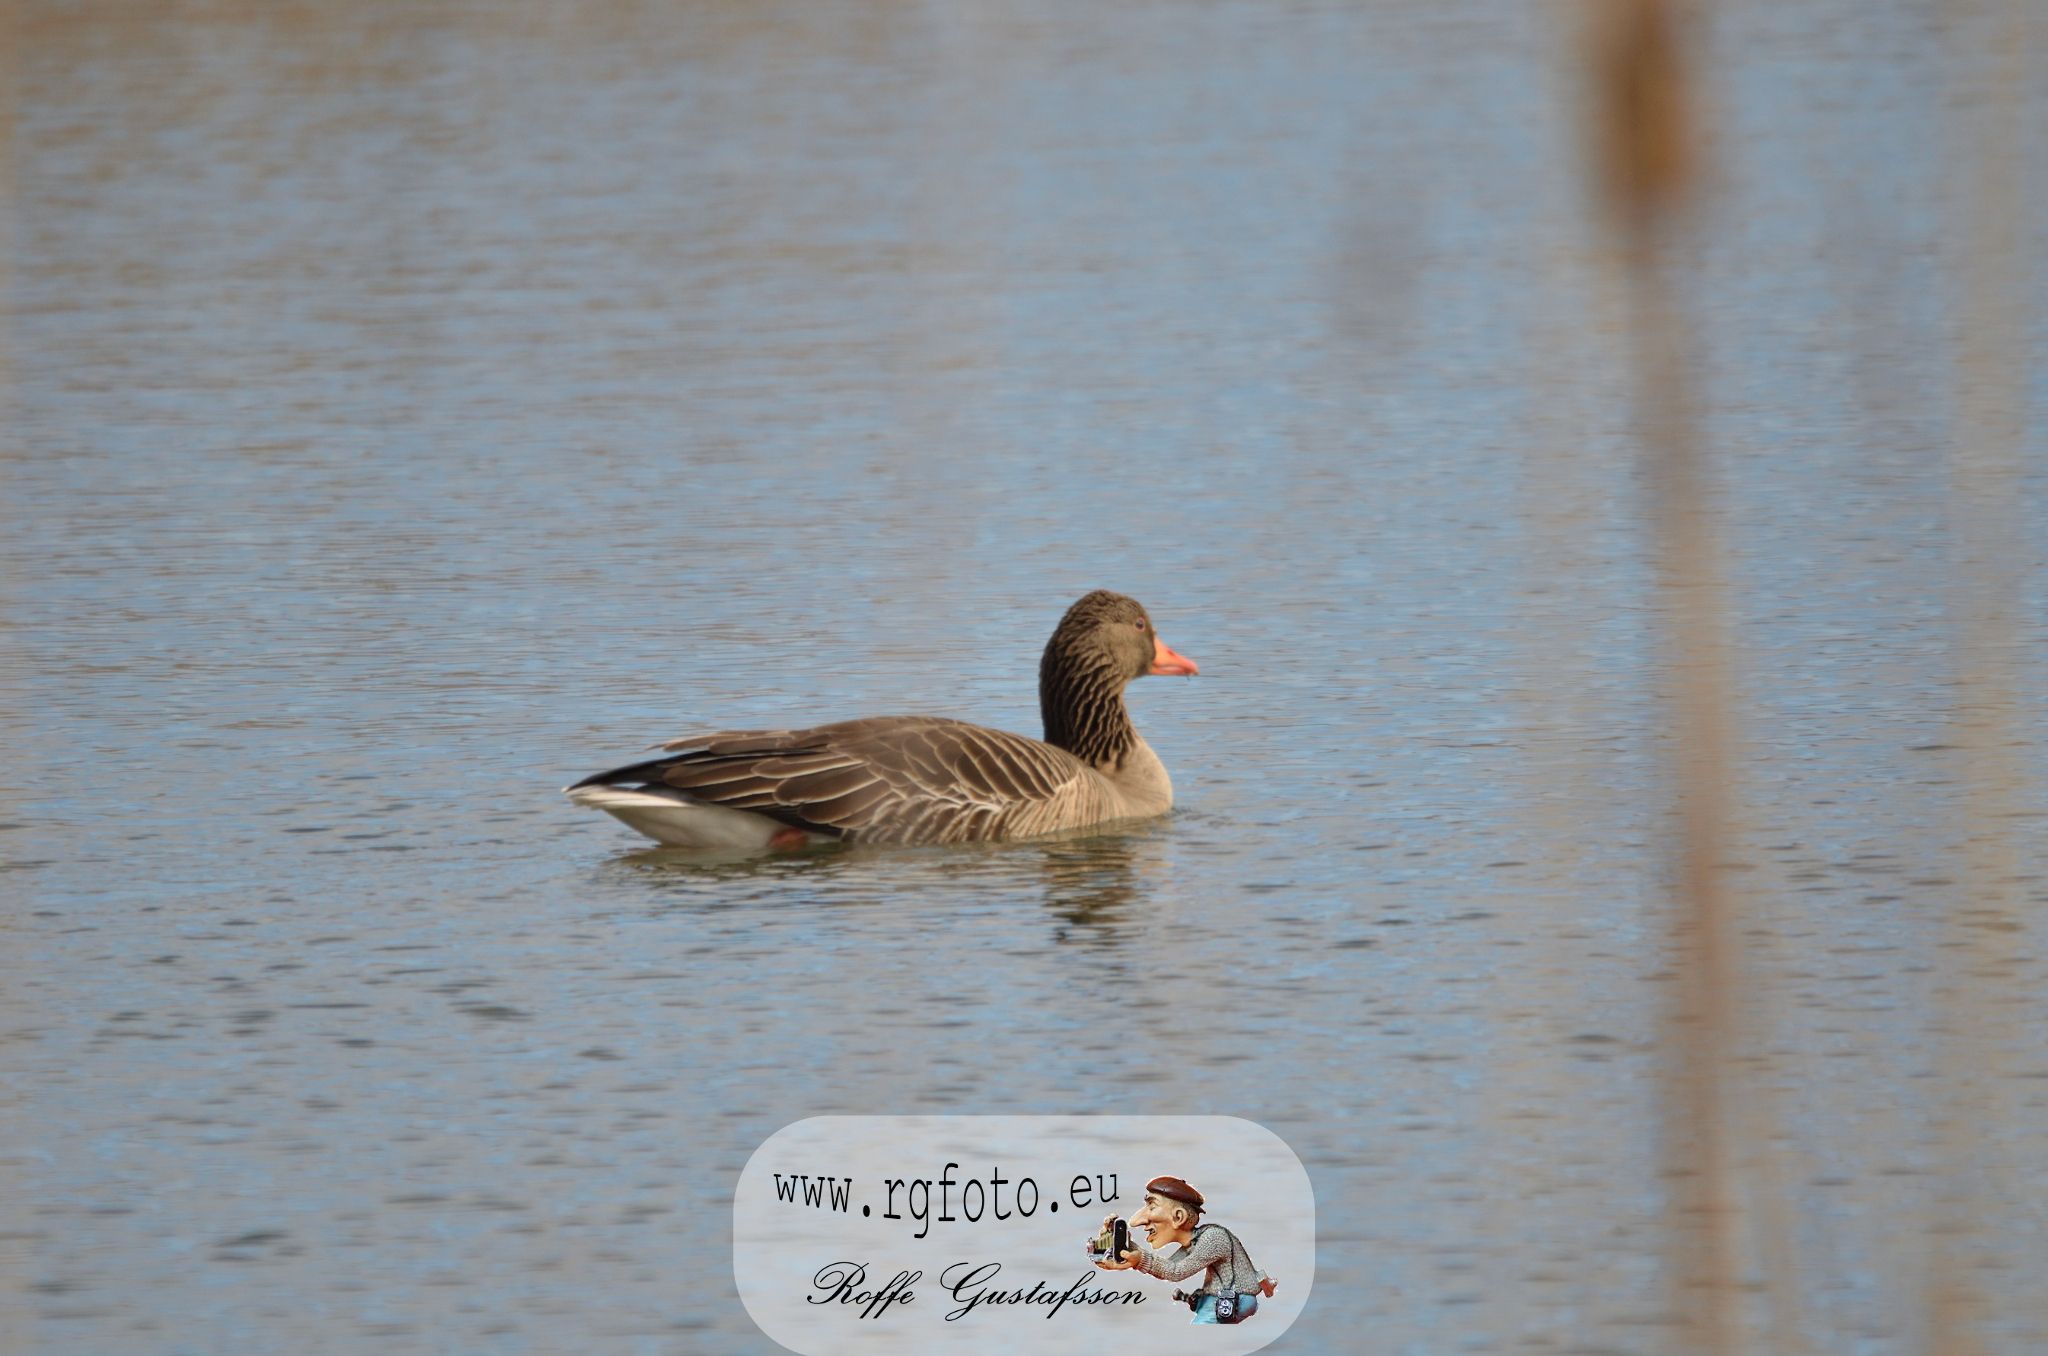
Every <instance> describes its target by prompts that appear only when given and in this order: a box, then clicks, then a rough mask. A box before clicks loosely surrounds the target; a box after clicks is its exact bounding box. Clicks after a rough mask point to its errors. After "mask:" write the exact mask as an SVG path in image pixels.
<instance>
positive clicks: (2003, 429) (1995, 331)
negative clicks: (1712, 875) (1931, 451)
mask: <svg viewBox="0 0 2048 1356" xmlns="http://www.w3.org/2000/svg"><path fill="white" fill-rule="evenodd" d="M1950 8H1951V11H1952V15H1951V20H1952V21H1951V24H1950V27H1949V31H1950V32H1951V33H1952V34H1954V35H1955V38H1956V42H1957V46H1956V50H1954V51H1952V52H1951V53H1950V59H1951V62H1952V63H1953V67H1954V70H1955V71H1956V77H1957V78H1956V79H1955V80H1954V81H1953V83H1952V85H1951V89H1950V104H1951V107H1952V108H1953V109H1955V110H1956V111H1955V113H1954V114H1953V116H1954V117H1955V118H1956V120H1957V123H1956V134H1957V135H1956V140H1957V142H1958V143H1959V144H1957V146H1956V152H1957V154H1956V157H1955V160H1956V163H1957V164H1959V165H1961V166H1963V167H1964V169H1963V172H1964V173H1965V174H1966V175H1967V176H1968V178H1967V181H1966V183H1965V184H1964V188H1965V191H1966V193H1967V198H1966V200H1965V203H1964V208H1963V210H1964V211H1965V212H1966V213H1967V220H1966V221H1965V222H1964V223H1963V229H1962V230H1961V231H1960V232H1958V234H1959V235H1960V236H1961V238H1962V240H1963V242H1964V248H1963V251H1962V259H1963V262H1962V266H1961V276H1960V277H1959V278H1958V279H1957V282H1958V283H1959V290H1960V296H1959V298H1958V300H1959V302H1960V311H1961V315H1960V324H1959V325H1958V326H1957V329H1958V332H1959V335H1960V345H1961V350H1960V353H1959V355H1958V361H1957V368H1956V373H1955V379H1956V396H1957V399H1956V427H1955V429H1954V431H1953V436H1952V445H1951V449H1950V476H1951V479H1950V487H1949V501H1950V521H1951V527H1952V532H1953V536H1954V542H1955V552H1956V557H1955V573H1954V576H1953V578H1952V582H1951V589H1952V596H1951V615H1952V616H1953V617H1954V619H1955V623H1954V625H1955V645H1956V687H1955V692H1956V707H1955V711H1954V713H1953V716H1952V727H1953V735H1952V740H1951V742H1953V743H1954V744H1955V745H1956V746H1957V748H1959V749H1960V750H1961V751H1962V752H1961V756H1962V759H1963V765H1962V773H1963V784H1964V795H1963V816H1964V818H1963V822H1962V823H1961V824H1959V825H1957V826H1956V830H1957V837H1958V838H1960V839H1961V844H1960V853H1959V855H1960V858H1961V861H1960V867H1961V870H1960V872H1959V876H1960V890H1959V894H1958V896H1957V897H1956V900H1955V903H1954V904H1953V906H1952V910H1951V914H1950V917H1949V918H1948V920H1947V926H1946V928H1945V936H1944V938H1943V943H1944V944H1943V946H1942V947H1941V948H1940V950H1939V951H1938V952H1937V957H1938V959H1937V966H1938V970H1937V974H1938V979H1937V982H1936V984H1935V1013H1934V1024H1935V1031H1936V1032H1937V1033H1938V1034H1937V1039H1938V1041H1939V1043H1940V1048H1941V1051H1942V1055H1943V1057H1942V1058H1941V1060H1940V1068H1941V1071H1942V1072H1941V1077H1942V1088H1941V1091H1942V1096H1941V1097H1940V1099H1939V1104H1940V1105H1941V1106H1942V1108H1943V1113H1942V1116H1941V1119H1940V1121H1939V1122H1938V1125H1937V1132H1938V1133H1937V1140H1936V1143H1937V1145H1938V1153H1939V1155H1940V1161H1939V1163H1938V1165H1937V1171H1938V1182H1939V1187H1938V1196H1937V1199H1936V1201H1935V1207H1934V1208H1935V1212H1936V1222H1935V1229H1934V1243H1933V1247H1932V1255H1931V1256H1930V1258H1929V1265H1928V1273H1927V1310H1928V1319H1927V1346H1926V1350H1927V1351H1929V1352H1931V1353H1940V1354H1941V1356H1951V1354H1955V1356H1974V1353H1977V1352H1980V1351H1982V1350H1984V1349H1985V1346H1984V1341H1983V1334H1982V1330H1983V1327H1984V1325H1985V1324H1986V1323H1988V1322H1989V1321H1990V1320H1991V1319H1992V1318H1993V1315H1992V1314H1991V1313H1990V1312H1989V1305H1988V1302H1987V1300H1986V1298H1985V1296H1984V1295H1983V1293H1982V1292H1981V1291H1980V1290H1979V1289H1978V1288H1977V1287H1976V1286H1975V1285H1973V1284H1972V1283H1971V1281H1970V1279H1969V1275H1968V1272H1969V1270H1970V1268H1971V1267H1972V1265H1973V1264H1975V1263H1977V1262H1979V1261H1982V1260H1986V1258H1987V1256H1988V1255H1991V1254H1994V1253H1995V1249H1994V1248H1993V1247H1992V1246H1991V1245H1989V1244H1988V1243H1986V1242H1984V1241H1982V1240H1977V1239H1974V1238H1973V1235H1975V1234H1977V1232H1978V1231H1979V1228H1980V1225H1979V1221H1980V1220H1982V1219H1984V1218H1987V1217H1996V1214H1997V1212H1998V1209H1999V1205H2000V1202H2002V1201H2004V1200H2006V1199H2009V1197H2008V1194H2007V1193H2008V1192H2010V1191H2024V1190H2026V1189H2027V1185H2026V1184H2025V1183H2023V1182H2018V1181H2010V1180H2004V1179H2007V1178H2009V1177H2010V1176H2011V1174H2010V1164H2009V1162H2008V1161H2007V1160H2006V1159H2005V1158H2004V1157H2003V1156H2002V1151H2001V1149H2000V1148H1999V1146H1998V1145H1997V1144H1996V1143H1995V1142H1994V1141H1993V1140H1992V1139H1991V1138H1990V1137H1988V1136H1987V1135H1986V1134H1985V1129H1986V1127H1987V1126H1991V1125H2006V1126H2010V1125H2014V1124H2017V1123H2018V1116H2019V1115H2020V1112H2019V1110H2018V1109H2017V1108H2014V1107H2009V1106H2007V1105H2006V1104H2005V1099H2006V1098H2008V1097H2010V1096H2011V1095H2012V1089H2011V1083H2010V1079H2011V1071H2010V1069H2009V1068H2008V1067H2006V1061H2005V1059H2004V1058H2003V1057H2002V1056H2001V1053H2000V1051H2001V1047H2002V1045H2003V1044H2004V1043H2005V1042H2006V1041H2007V1040H2010V1039H2011V1038H2012V1037H2013V1036H2014V1034H2015V1033H2014V1032H2013V1031H2012V1030H2011V1029H2010V1028H2009V1026H2008V1025H2007V1023H2009V1022H2010V1019H2009V1018H2008V1017H2006V1016H2005V1015H2004V1014H2005V1013H2006V1012H2008V1011H2010V1010H2011V1005H2012V1003H2013V1001H2014V1000H2015V999H2016V998H2018V997H2019V996H2020V995H2021V994H2023V993H2024V992H2026V991H2027V989H2028V988H2029V987H2030V985H2029V981H2028V976H2027V974H2026V973H2025V966H2026V959H2025V957H2026V955H2027V947H2028V941H2027V935H2026V929H2025V924H2024V919H2023V912H2022V909H2021V908H2020V906H2019V900H2018V898H2017V893H2018V892H2017V890H2016V889H2015V887H2014V882H2015V880H2016V878H2017V877H2019V875H2020V874H2021V871H2022V866H2021V862H2020V853H2019V850H2018V848H2017V847H2016V845H2015V843H2014V841H2013V832H2012V826H2013V825H2014V824H2016V823H2019V822H2021V814H2022V807H2023V805H2024V804H2025V802H2026V800H2027V799H2028V797H2027V795H2026V789H2025V782H2026V778H2025V774H2024V772H2023V770H2022V768H2021V767H2020V765H2019V763H2018V760H2017V758H2016V756H2015V754H2014V751H2013V750H2014V748H2015V745H2016V744H2017V743H2018V742H2019V738H2020V736H2019V733H2018V730H2019V724H2020V722H2019V720H2018V718H2017V716H2016V708H2017V706H2018V704H2019V701H2020V696H2019V691H2020V689H2019V685H2018V682H2017V675H2016V674H2015V672H2014V651H2015V645H2016V637H2017V635H2018V627H2019V625H2020V622H2021V609H2020V589H2021V571H2022V570H2023V569H2024V568H2025V562H2026V561H2028V560H2029V559H2030V555H2029V551H2028V547H2027V538H2026V534H2025V527H2024V524H2023V522H2022V519H2021V504H2022V500H2021V494H2020V491H2021V488H2022V481H2021V472H2022V466H2021V457H2022V453H2021V449H2022V445H2023V443H2024V419H2025V413H2024V411H2025V405H2026V398H2027V397H2026V379H2027V372H2028V370H2029V367H2028V361H2027V359H2028V355H2027V353H2026V347H2027V332H2026V323H2025V317H2024V315H2023V314H2022V312H2021V309H2020V308H2021V306H2022V305H2023V304H2024V300H2023V299H2024V298H2025V297H2026V296H2028V294H2029V292H2028V285H2029V282H2030V279H2028V278H2026V277H2025V276H2024V269H2023V266H2022V259H2023V257H2024V256H2023V253H2022V251H2021V249H2020V240H2019V233H2020V231H2021V229H2022V223H2023V222H2024V220H2025V217H2024V212H2025V197H2024V194H2023V193H2022V191H2021V166H2022V165H2023V163H2024V161H2025V155H2024V149H2023V148H2024V144H2025V143H2024V141H2023V136H2024V133H2023V131H2022V125H2023V117H2024V114H2023V111H2022V99H2023V94H2024V87H2025V82H2024V69H2023V66H2022V60H2023V53H2024V52H2025V50H2026V40H2027V37H2028V34H2027V32H2026V22H2025V17H2024V14H2023V11H2022V9H2021V6H2020V5H2019V4H2018V3H2017V0H2012V2H2011V3H2008V4H2007V5H2005V6H2004V13H2003V15H2002V16H2000V15H1999V14H1998V13H1997V10H1996V8H1995V7H1994V6H1993V5H1992V4H1990V3H1988V2H1987V0H1976V2H1974V3H1973V2H1972V0H1956V3H1954V4H1952V5H1951V7H1950ZM2001 17H2002V18H2003V23H2000V22H1999V19H2000V18H2001ZM1987 68H1988V74H1989V76H1990V78H1989V80H1988V81H1987V80H1984V79H1983V78H1982V77H1983V76H1984V75H1985V74H1986V73H1987ZM1993 1265H1996V1262H1995V1261H1994V1262H1993Z"/></svg>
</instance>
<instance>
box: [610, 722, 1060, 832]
mask: <svg viewBox="0 0 2048 1356" xmlns="http://www.w3.org/2000/svg"><path fill="white" fill-rule="evenodd" d="M661 748H662V749H663V750H664V751H665V755H664V756H663V757H660V758H656V759H652V760H650V761H647V762H643V763H636V764H634V765H632V766H630V767H623V768H618V769H616V770H614V771H612V772H605V773H600V774H598V775H597V776H595V777H590V778H587V779H586V780H585V781H584V782H582V783H579V784H580V785H604V786H645V787H650V788H667V789H669V790H672V791H677V792H681V793H682V794H683V795H685V796H688V797H691V798H693V799H696V800H701V801H707V802H710V803H712V804H715V805H723V806H726V807H728V808H731V809H735V810H751V811H754V812H755V813H757V814H763V815H767V816H769V817H770V818H772V819H777V820H780V821H781V822H783V823H785V824H789V825H792V826H794V827H796V828H802V829H808V830H811V831H813V832H817V833H828V834H832V835H834V836H836V837H842V838H848V839H853V840H856V841H859V842H864V843H964V842H974V841H978V840H983V839H990V838H1000V837H1006V836H1012V835H1014V834H1017V833H1020V832H1023V833H1028V832H1035V831H1038V829H1039V828H1040V827H1041V826H1043V827H1046V828H1055V827H1059V824H1058V822H1057V821H1058V820H1060V819H1061V818H1062V816H1061V815H1060V813H1059V811H1060V810H1061V809H1062V808H1063V806H1062V805H1061V802H1062V801H1064V800H1077V799H1078V798H1079V796H1080V793H1081V791H1082V787H1083V783H1084V782H1085V781H1086V779H1087V777H1088V775H1089V768H1088V767H1087V765H1086V764H1084V763H1082V762H1081V760H1080V759H1078V758H1076V757H1074V756H1073V755H1072V754H1070V753H1068V752H1067V751H1066V750H1064V749H1060V748H1055V747H1054V746H1052V745H1050V744H1046V743H1042V742H1040V741H1039V740H1036V739H1027V738H1025V737H1024V736H1023V735H1015V734H1010V733H1008V732H1006V731H1003V730H992V729H989V728H988V727H986V726H983V725H971V724H969V723H967V722H966V721H959V720H946V719H943V718H941V717H937V716H879V717H872V718H869V719H866V720H849V721H841V722H839V723H837V724H834V725H818V726H814V727H812V728H810V729H806V730H728V731H721V732H719V733H715V734H708V735H692V736H688V737H686V738H683V739H677V740H671V741H670V742H668V743H666V744H663V745H661Z"/></svg>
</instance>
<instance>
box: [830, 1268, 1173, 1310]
mask: <svg viewBox="0 0 2048 1356" xmlns="http://www.w3.org/2000/svg"><path fill="white" fill-rule="evenodd" d="M1002 1270H1003V1264H1002V1263H1001V1262H955V1263H953V1265H951V1266H949V1267H947V1268H946V1269H945V1270H944V1271H942V1272H940V1273H939V1285H940V1287H941V1288H942V1289H944V1290H945V1291H946V1292H947V1293H948V1294H950V1295H951V1296H952V1297H953V1299H954V1301H955V1304H956V1306H957V1307H955V1308H953V1309H951V1310H949V1311H948V1312H947V1314H946V1321H947V1322H948V1323H951V1322H953V1321H954V1320H955V1319H960V1318H965V1317H967V1315H969V1314H971V1313H973V1312H974V1311H975V1310H976V1309H979V1308H981V1307H982V1306H984V1305H991V1306H998V1305H1006V1304H1041V1305H1044V1306H1045V1316H1046V1317H1047V1318H1051V1317H1052V1316H1053V1315H1054V1314H1056V1313H1058V1312H1059V1311H1060V1310H1062V1309H1064V1308H1066V1307H1067V1306H1068V1305H1069V1304H1143V1303H1144V1302H1145V1296H1144V1294H1143V1293H1141V1292H1140V1291H1136V1290H1104V1289H1101V1288H1100V1287H1092V1286H1091V1284H1090V1283H1091V1281H1092V1279H1093V1277H1092V1275H1091V1274H1090V1273H1088V1272H1083V1273H1081V1275H1080V1276H1079V1277H1077V1278H1075V1280H1074V1283H1073V1284H1071V1285H1069V1286H1068V1287H1067V1288H1066V1289H1064V1290H1062V1289H1060V1288H1059V1287H1058V1286H1057V1285H1056V1284H1055V1283H1053V1282H1049V1281H1037V1282H1034V1283H1033V1284H1032V1285H1031V1286H1030V1287H1029V1288H1028V1289H1027V1288H1024V1287H1021V1286H1020V1287H1018V1288H1016V1289H1011V1290H1005V1289H1001V1288H1000V1287H998V1286H997V1285H996V1278H997V1276H999V1275H1000V1274H1001V1273H1002ZM922 1279H924V1272H922V1271H907V1270H906V1271H899V1272H897V1273H896V1275H895V1276H894V1277H892V1278H891V1279H890V1280H889V1282H888V1283H887V1284H886V1285H870V1284H869V1283H868V1264H867V1263H866V1262H830V1263H827V1264H826V1265H824V1266H822V1267H819V1268H818V1272H817V1274H816V1275H815V1276H813V1277H811V1289H812V1291H813V1292H814V1293H812V1294H809V1295H806V1296H804V1302H805V1303H807V1304H833V1305H846V1306H850V1307H854V1308H857V1309H859V1311H860V1312H859V1314H858V1317H860V1318H880V1317H881V1316H882V1315H883V1314H886V1313H888V1312H889V1310H891V1309H893V1308H895V1307H896V1306H898V1305H904V1306H908V1305H909V1304H910V1303H911V1302H912V1301H914V1300H915V1299H916V1298H917V1291H916V1288H915V1287H916V1285H917V1283H918V1282H919V1281H920V1280H922Z"/></svg>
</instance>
